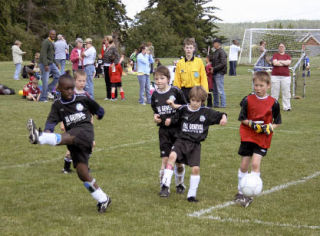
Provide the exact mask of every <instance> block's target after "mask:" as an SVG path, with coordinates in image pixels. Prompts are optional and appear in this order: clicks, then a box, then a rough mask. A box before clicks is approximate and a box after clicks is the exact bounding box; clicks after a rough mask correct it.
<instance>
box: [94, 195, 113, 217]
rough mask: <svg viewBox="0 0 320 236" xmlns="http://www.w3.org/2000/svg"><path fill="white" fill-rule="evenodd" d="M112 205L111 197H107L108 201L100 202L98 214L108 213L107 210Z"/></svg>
mask: <svg viewBox="0 0 320 236" xmlns="http://www.w3.org/2000/svg"><path fill="white" fill-rule="evenodd" d="M110 204H111V198H110V197H109V196H107V200H106V201H104V202H99V203H98V204H97V208H98V212H99V213H104V212H106V210H107V208H108V207H109V205H110Z"/></svg>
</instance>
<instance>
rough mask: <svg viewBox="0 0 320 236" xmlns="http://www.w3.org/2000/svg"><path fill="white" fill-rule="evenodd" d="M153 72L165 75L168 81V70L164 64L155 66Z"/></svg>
mask: <svg viewBox="0 0 320 236" xmlns="http://www.w3.org/2000/svg"><path fill="white" fill-rule="evenodd" d="M154 74H155V75H156V74H161V75H164V76H165V77H167V78H168V80H169V81H170V71H169V69H168V68H167V67H166V66H159V67H157V69H156V71H155V72H154Z"/></svg>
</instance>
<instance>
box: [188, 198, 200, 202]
mask: <svg viewBox="0 0 320 236" xmlns="http://www.w3.org/2000/svg"><path fill="white" fill-rule="evenodd" d="M188 202H199V200H198V199H196V198H195V197H188Z"/></svg>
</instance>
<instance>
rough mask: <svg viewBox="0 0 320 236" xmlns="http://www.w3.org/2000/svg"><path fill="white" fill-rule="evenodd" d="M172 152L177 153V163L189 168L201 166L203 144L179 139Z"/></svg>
mask: <svg viewBox="0 0 320 236" xmlns="http://www.w3.org/2000/svg"><path fill="white" fill-rule="evenodd" d="M172 151H173V152H175V153H177V163H184V164H186V165H188V166H191V167H192V166H200V156H201V144H200V143H194V142H191V141H189V140H185V139H177V140H176V141H175V143H174V145H173V146H172Z"/></svg>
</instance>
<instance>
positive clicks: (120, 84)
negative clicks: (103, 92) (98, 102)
mask: <svg viewBox="0 0 320 236" xmlns="http://www.w3.org/2000/svg"><path fill="white" fill-rule="evenodd" d="M119 87H122V83H121V82H119V83H111V88H119Z"/></svg>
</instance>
